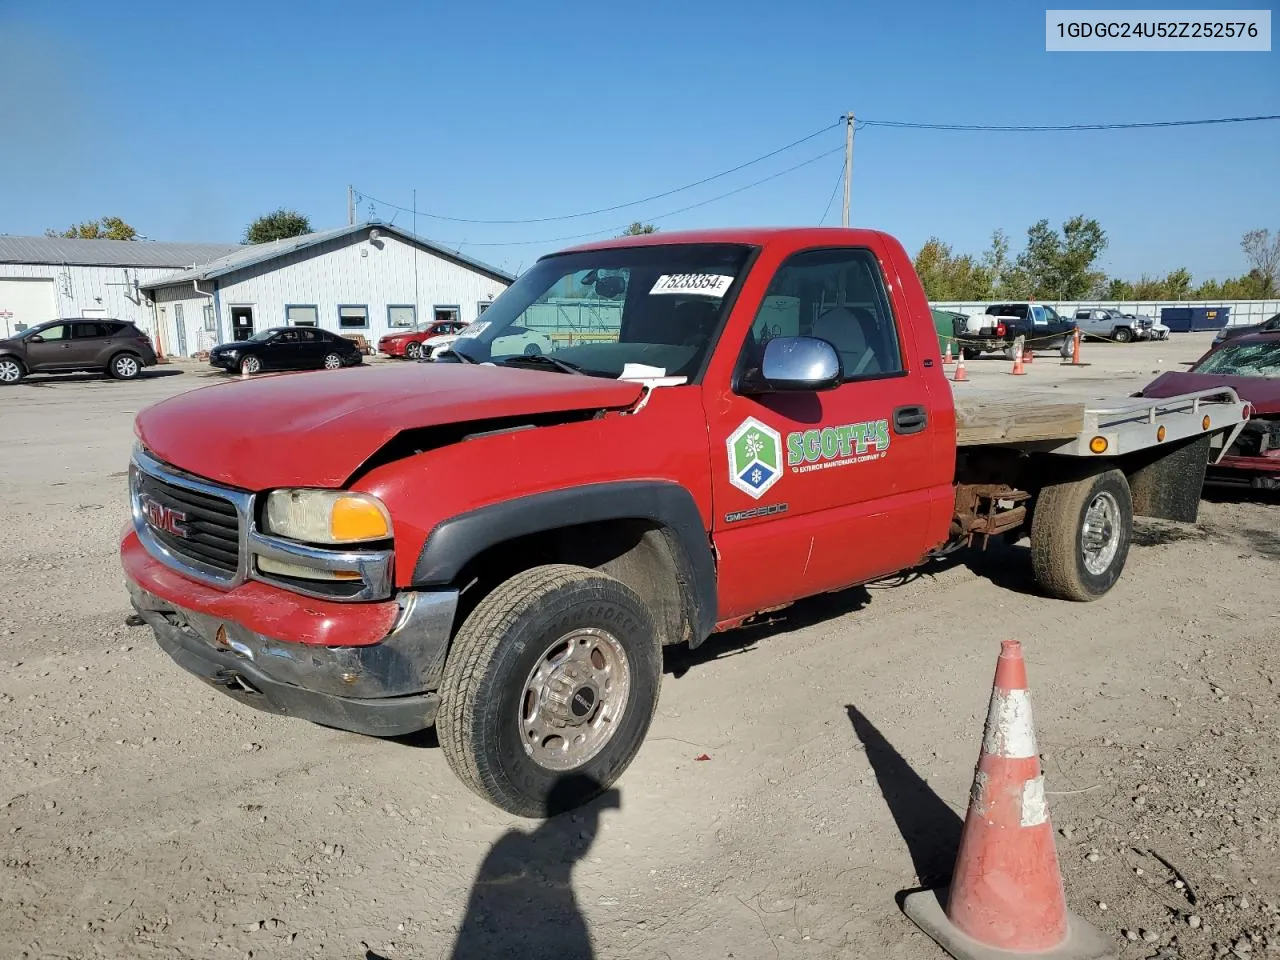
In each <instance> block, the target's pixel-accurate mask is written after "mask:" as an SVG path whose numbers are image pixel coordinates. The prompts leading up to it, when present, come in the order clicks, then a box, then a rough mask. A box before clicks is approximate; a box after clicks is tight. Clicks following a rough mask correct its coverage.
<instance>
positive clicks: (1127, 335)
mask: <svg viewBox="0 0 1280 960" xmlns="http://www.w3.org/2000/svg"><path fill="white" fill-rule="evenodd" d="M1111 339H1112V340H1114V341H1115V342H1116V343H1129V342H1130V341H1131V340H1133V331H1132V330H1130V329H1129V328H1128V327H1118V328H1116V329H1115V330H1114V331H1112V334H1111Z"/></svg>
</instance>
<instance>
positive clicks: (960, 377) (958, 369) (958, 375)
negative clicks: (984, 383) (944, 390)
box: [951, 351, 969, 383]
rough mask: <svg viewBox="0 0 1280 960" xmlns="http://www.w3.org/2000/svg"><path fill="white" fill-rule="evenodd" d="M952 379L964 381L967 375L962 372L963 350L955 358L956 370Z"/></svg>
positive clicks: (958, 381) (957, 381)
mask: <svg viewBox="0 0 1280 960" xmlns="http://www.w3.org/2000/svg"><path fill="white" fill-rule="evenodd" d="M951 379H952V381H953V382H955V383H964V382H965V381H966V380H968V379H969V377H968V376H967V375H966V374H965V372H964V352H963V351H961V353H960V356H959V357H958V358H957V359H956V372H955V376H953V377H952V378H951Z"/></svg>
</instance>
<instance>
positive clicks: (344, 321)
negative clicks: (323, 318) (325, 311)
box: [338, 306, 369, 330]
mask: <svg viewBox="0 0 1280 960" xmlns="http://www.w3.org/2000/svg"><path fill="white" fill-rule="evenodd" d="M338 326H339V327H340V328H341V329H343V330H368V329H369V308H368V307H363V306H362V307H339V308H338Z"/></svg>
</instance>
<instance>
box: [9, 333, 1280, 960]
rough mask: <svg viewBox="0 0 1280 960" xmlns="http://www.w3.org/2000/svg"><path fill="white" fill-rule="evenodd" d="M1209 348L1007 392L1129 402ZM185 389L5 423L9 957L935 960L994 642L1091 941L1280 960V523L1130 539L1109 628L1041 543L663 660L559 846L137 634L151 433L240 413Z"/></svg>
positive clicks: (75, 400) (59, 388) (40, 405)
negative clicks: (933, 890)
mask: <svg viewBox="0 0 1280 960" xmlns="http://www.w3.org/2000/svg"><path fill="white" fill-rule="evenodd" d="M1206 339H1207V338H1205V337H1175V339H1174V341H1173V342H1172V343H1170V344H1134V345H1130V346H1127V347H1114V346H1112V347H1108V346H1094V345H1089V346H1088V347H1087V350H1089V351H1090V352H1091V353H1092V357H1089V356H1086V359H1090V360H1092V365H1091V366H1090V367H1088V368H1085V369H1075V370H1071V369H1066V368H1062V367H1060V366H1059V365H1058V363H1057V362H1056V359H1054V360H1050V362H1048V363H1046V362H1044V361H1045V359H1046V358H1045V357H1041V358H1040V359H1039V360H1037V362H1036V363H1035V364H1033V367H1032V372H1031V373H1030V374H1029V376H1028V377H1027V378H1026V380H1022V379H1019V380H1017V381H1012V383H1011V384H1010V388H1011V389H1014V388H1017V385H1021V384H1024V383H1026V382H1027V381H1031V382H1033V383H1034V382H1035V381H1039V385H1040V386H1045V385H1048V386H1051V387H1052V386H1053V385H1054V384H1059V385H1060V387H1059V388H1060V389H1064V390H1074V391H1082V392H1085V393H1089V392H1092V391H1095V390H1096V391H1098V393H1099V395H1101V394H1102V393H1105V392H1110V393H1112V394H1113V395H1114V394H1115V393H1116V392H1122V391H1127V390H1129V389H1130V388H1132V387H1135V386H1140V385H1141V384H1142V383H1143V382H1146V380H1148V379H1150V376H1151V371H1152V370H1153V369H1158V368H1159V367H1161V366H1165V367H1167V366H1170V365H1176V364H1180V363H1182V362H1185V361H1187V360H1190V359H1193V358H1194V357H1195V356H1197V355H1198V354H1199V352H1201V351H1202V349H1203V346H1204V343H1203V342H1202V341H1204V340H1206ZM1157 360H1158V361H1159V363H1156V362H1155V361H1157ZM1175 368H1176V366H1175ZM1006 371H1007V364H1005V363H1004V362H1002V361H973V362H970V364H969V373H970V375H971V376H974V375H975V373H976V377H977V379H979V380H980V381H984V380H985V381H987V382H996V378H1000V377H1005V375H1006ZM163 374H164V375H153V376H151V377H149V378H147V379H146V380H143V381H139V382H136V383H133V384H119V383H111V382H104V381H99V380H95V379H93V378H87V377H66V378H59V379H58V380H56V381H54V380H50V379H46V380H39V379H33V380H31V381H29V382H28V383H26V384H24V385H21V386H19V387H15V388H10V389H6V390H4V392H3V393H2V394H0V444H2V445H3V449H4V450H5V456H4V460H3V466H2V467H0V480H2V481H3V489H4V491H5V497H4V500H3V503H2V504H0V529H3V530H4V531H5V532H6V533H7V534H8V536H6V537H4V539H3V540H2V541H0V574H3V575H4V576H5V577H6V578H7V579H8V580H9V581H10V582H11V583H13V584H14V590H13V593H12V595H11V597H10V599H9V600H8V602H6V603H5V604H4V605H2V606H0V666H2V667H3V669H2V670H0V731H2V734H0V957H5V958H9V957H13V958H45V957H48V958H81V957H84V958H88V957H95V958H97V957H120V958H125V957H129V958H133V957H143V958H146V957H164V958H234V960H240V958H249V957H255V958H267V957H271V958H275V957H280V958H284V960H291V958H329V957H341V958H352V960H361V958H367V957H372V958H379V957H381V958H386V960H408V958H415V960H416V958H420V960H429V958H436V957H449V956H459V957H462V956H467V957H473V956H485V955H504V954H509V955H520V956H528V957H535V956H541V955H544V954H551V955H555V956H557V957H559V958H561V960H570V958H573V957H577V956H588V955H594V956H595V957H598V958H637V960H641V958H646V960H647V958H663V957H666V958H672V960H674V958H682V957H698V958H702V957H734V958H736V960H784V958H845V957H847V958H853V957H865V956H878V957H885V958H904V960H905V958H920V960H925V958H928V960H934V958H940V957H942V956H943V955H942V953H941V952H940V951H939V950H938V949H937V948H936V947H935V946H934V945H933V943H932V941H930V940H929V939H928V938H926V937H925V936H924V935H923V934H921V933H919V932H918V931H917V930H916V929H915V927H914V926H912V925H911V923H910V922H909V921H907V920H906V919H905V918H904V917H903V916H902V914H901V912H900V911H899V910H898V908H897V906H896V904H895V899H894V898H895V895H896V894H897V893H899V892H900V891H902V890H906V889H910V888H912V887H915V886H918V885H920V884H921V883H924V884H932V883H936V882H941V881H945V879H946V878H947V877H948V876H949V873H950V869H951V864H952V858H953V856H954V849H955V843H956V839H957V836H958V831H959V828H960V823H961V818H962V816H963V813H964V804H965V802H966V798H967V795H968V790H969V785H970V780H971V778H972V774H973V764H974V761H975V760H976V758H977V750H978V744H979V741H980V739H981V730H982V721H983V718H984V716H985V711H986V705H987V699H988V697H989V695H990V684H991V677H992V672H993V670H994V666H995V658H996V655H997V653H998V650H999V644H998V641H999V640H1001V639H1002V638H1005V637H1017V638H1019V639H1021V640H1022V641H1023V644H1024V649H1025V652H1026V656H1027V659H1028V669H1029V671H1030V675H1031V684H1032V688H1033V696H1034V698H1035V703H1036V724H1037V733H1038V735H1039V742H1040V747H1041V750H1042V751H1043V757H1044V760H1043V762H1044V766H1045V771H1046V776H1047V781H1048V789H1049V791H1050V795H1049V801H1050V807H1051V811H1052V815H1053V820H1054V824H1055V828H1056V829H1057V831H1058V835H1057V844H1058V852H1059V856H1060V858H1061V862H1062V870H1063V874H1064V878H1065V883H1066V888H1067V895H1068V900H1069V902H1070V904H1071V906H1072V908H1073V909H1075V910H1077V911H1078V912H1080V913H1082V914H1084V915H1085V916H1086V917H1088V918H1089V919H1091V920H1092V921H1093V922H1094V923H1096V924H1097V925H1098V926H1099V927H1101V928H1102V929H1103V930H1104V931H1105V932H1106V933H1107V934H1108V935H1110V936H1112V937H1113V938H1114V940H1115V945H1116V951H1117V954H1118V955H1119V956H1121V957H1124V958H1140V957H1141V958H1146V957H1156V956H1163V957H1184V958H1193V957H1212V956H1215V955H1234V956H1236V957H1249V956H1262V955H1264V954H1266V953H1267V952H1268V951H1270V952H1275V951H1277V950H1280V908H1278V904H1280V856H1278V855H1277V843H1280V800H1278V799H1277V796H1278V791H1277V787H1278V786H1280V783H1278V780H1280V778H1278V775H1277V762H1276V754H1277V747H1278V745H1280V739H1278V738H1280V708H1278V705H1277V702H1276V689H1275V678H1276V676H1277V674H1278V673H1280V663H1278V662H1277V659H1278V658H1277V655H1276V652H1275V651H1276V644H1275V640H1276V637H1277V635H1280V613H1277V612H1276V606H1275V604H1274V603H1271V602H1269V601H1270V593H1268V592H1267V591H1266V589H1265V588H1266V587H1267V586H1268V585H1270V587H1271V593H1273V592H1274V586H1275V584H1276V583H1277V582H1278V581H1277V576H1278V574H1280V567H1278V566H1277V564H1278V562H1280V508H1278V507H1280V505H1278V503H1277V501H1276V499H1275V498H1274V497H1273V498H1270V499H1260V498H1256V497H1253V496H1249V495H1236V494H1221V493H1212V492H1211V493H1210V494H1209V499H1208V500H1207V501H1206V502H1205V504H1204V505H1203V509H1202V514H1201V521H1200V523H1199V524H1198V525H1196V526H1195V527H1190V526H1182V525H1177V524H1162V523H1149V522H1143V523H1141V524H1140V526H1139V529H1138V531H1137V540H1136V544H1135V546H1134V549H1133V551H1132V553H1131V554H1130V560H1129V566H1128V569H1127V570H1126V573H1125V576H1124V577H1123V579H1122V581H1121V583H1120V584H1119V585H1118V586H1117V588H1116V589H1115V590H1114V591H1113V592H1112V593H1111V594H1110V595H1109V596H1108V597H1106V598H1105V599H1104V600H1102V601H1100V602H1097V603H1094V604H1088V605H1073V604H1065V603H1060V602H1055V601H1050V600H1045V599H1042V598H1040V597H1038V596H1036V595H1035V593H1034V590H1033V588H1032V585H1031V582H1030V578H1029V574H1028V570H1027V564H1028V560H1027V556H1026V552H1027V550H1026V546H1025V544H1023V545H1020V546H1015V547H1007V548H1000V549H992V550H991V551H989V552H988V553H986V554H975V555H973V556H965V557H960V558H951V559H950V560H949V562H947V563H943V564H938V565H935V566H933V567H930V568H927V569H924V570H921V571H916V572H914V573H912V574H910V575H907V576H903V577H900V578H896V579H894V580H891V581H886V582H883V583H878V584H873V585H871V586H869V587H868V588H865V589H862V588H860V589H855V590H851V591H847V592H846V593H843V594H839V595H833V596H828V597H824V598H821V599H818V600H812V601H808V602H805V603H802V604H798V605H797V606H795V607H793V608H792V609H791V610H789V611H787V612H785V613H784V614H780V615H778V617H777V618H776V619H775V620H774V621H773V622H771V623H768V624H765V625H761V626H757V627H753V628H749V629H744V630H739V631H735V632H732V633H729V634H726V635H723V636H720V637H717V638H714V639H713V640H711V641H709V642H708V643H707V644H705V645H704V646H703V647H702V648H700V649H699V650H698V651H696V652H695V653H692V654H690V653H687V652H684V653H681V652H676V651H672V652H669V653H668V656H667V662H666V676H665V678H664V685H663V692H662V701H661V704H660V706H659V712H658V716H657V718H656V720H655V723H654V726H653V729H652V732H651V734H650V737H649V740H648V742H647V743H646V744H645V746H644V748H643V749H642V750H641V752H640V755H639V757H638V759H637V761H636V763H635V764H634V765H633V766H632V768H631V769H630V770H629V771H628V773H627V774H626V775H625V776H624V777H623V778H622V780H621V781H620V782H619V783H618V784H617V787H616V790H615V791H614V793H613V794H612V795H611V796H610V797H608V798H606V799H607V801H608V802H603V803H600V804H597V805H594V806H593V807H591V808H589V809H585V810H582V811H579V812H577V813H575V814H573V815H571V816H566V817H562V818H558V819H557V820H554V821H550V822H547V823H545V824H541V825H539V824H537V823H532V822H530V821H521V820H515V819H513V818H510V817H507V816H505V815H504V814H502V813H500V812H498V811H496V810H494V809H493V808H491V807H488V806H487V805H485V804H483V803H481V802H479V801H477V800H476V799H474V798H473V797H472V796H471V795H470V794H469V793H468V792H467V791H466V790H465V789H464V788H463V787H461V786H460V785H459V784H458V783H457V782H456V781H455V780H454V779H453V778H452V776H451V775H450V774H449V772H448V769H447V767H446V765H445V762H444V759H443V757H441V756H440V753H439V751H438V749H436V747H435V744H434V740H433V738H432V737H431V736H430V735H423V736H419V737H412V738H404V739H401V740H396V741H381V740H373V739H368V738H363V737H358V736H355V735H350V734H345V733H341V732H336V731H333V730H328V729H323V728H321V727H317V726H313V725H309V724H306V723H302V722H297V721H291V720H286V719H280V718H274V717H269V716H265V715H259V714H256V713H252V712H249V711H246V710H244V709H242V708H240V707H238V706H237V705H236V704H234V703H232V702H231V701H229V700H227V699H225V698H223V697H221V696H219V695H217V694H215V693H213V692H210V691H208V690H207V688H205V687H204V686H203V685H201V684H199V683H198V682H196V681H195V680H194V679H192V678H189V677H188V676H187V675H186V674H184V673H182V672H181V671H180V670H179V669H178V668H177V667H176V666H174V665H173V664H172V663H171V662H169V660H168V659H167V658H166V657H165V656H164V655H163V654H162V653H161V652H160V651H159V650H158V649H157V648H156V646H155V644H154V642H153V641H152V638H151V636H150V633H149V631H147V630H146V629H140V628H129V627H126V626H125V625H124V619H125V616H126V615H127V613H128V603H127V599H126V594H125V591H124V588H123V585H122V579H121V574H120V571H119V566H118V562H117V559H116V552H115V551H116V540H117V536H118V533H119V531H120V528H121V526H122V524H123V523H124V521H125V518H126V508H125V491H124V470H125V466H126V463H127V458H128V453H129V447H130V444H131V442H132V437H131V421H132V415H133V414H134V413H136V412H137V411H138V410H139V409H141V408H142V407H144V406H146V405H148V404H150V403H153V402H155V401H157V400H160V399H162V398H163V397H165V396H169V395H172V394H174V393H177V392H180V391H182V390H186V389H190V388H192V387H193V386H200V385H203V384H206V383H209V382H214V379H213V378H210V377H208V375H207V374H206V373H205V371H204V369H203V368H201V367H199V366H198V365H179V364H175V365H173V367H172V368H170V369H165V370H163ZM316 375H318V376H322V375H323V374H316ZM1009 379H1010V380H1011V379H1012V378H1009ZM957 389H962V388H961V387H957ZM1260 596H1261V597H1263V598H1264V599H1262V600H1261V601H1260V600H1259V597H1260ZM703 757H706V758H707V759H701V758H703ZM477 880H479V881H480V882H477ZM1104 905H1105V906H1104ZM459 938H460V939H459ZM455 941H458V943H457V947H456V950H455ZM495 942H496V943H497V944H499V946H497V947H491V948H489V949H492V950H493V952H492V953H485V952H484V950H485V949H486V948H485V947H484V946H483V945H485V944H490V945H492V944H494V943H495ZM503 944H505V949H504V948H503V946H502V945H503Z"/></svg>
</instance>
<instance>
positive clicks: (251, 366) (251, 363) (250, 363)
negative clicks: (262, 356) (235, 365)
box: [244, 357, 261, 373]
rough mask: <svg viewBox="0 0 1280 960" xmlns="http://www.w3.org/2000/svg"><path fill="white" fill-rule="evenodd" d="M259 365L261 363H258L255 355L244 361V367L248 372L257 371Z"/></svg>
mask: <svg viewBox="0 0 1280 960" xmlns="http://www.w3.org/2000/svg"><path fill="white" fill-rule="evenodd" d="M260 366H261V364H260V363H258V358H257V357H250V358H249V359H248V360H246V361H245V362H244V368H245V369H246V370H248V371H249V372H250V373H257V372H258V368H259V367H260Z"/></svg>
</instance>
